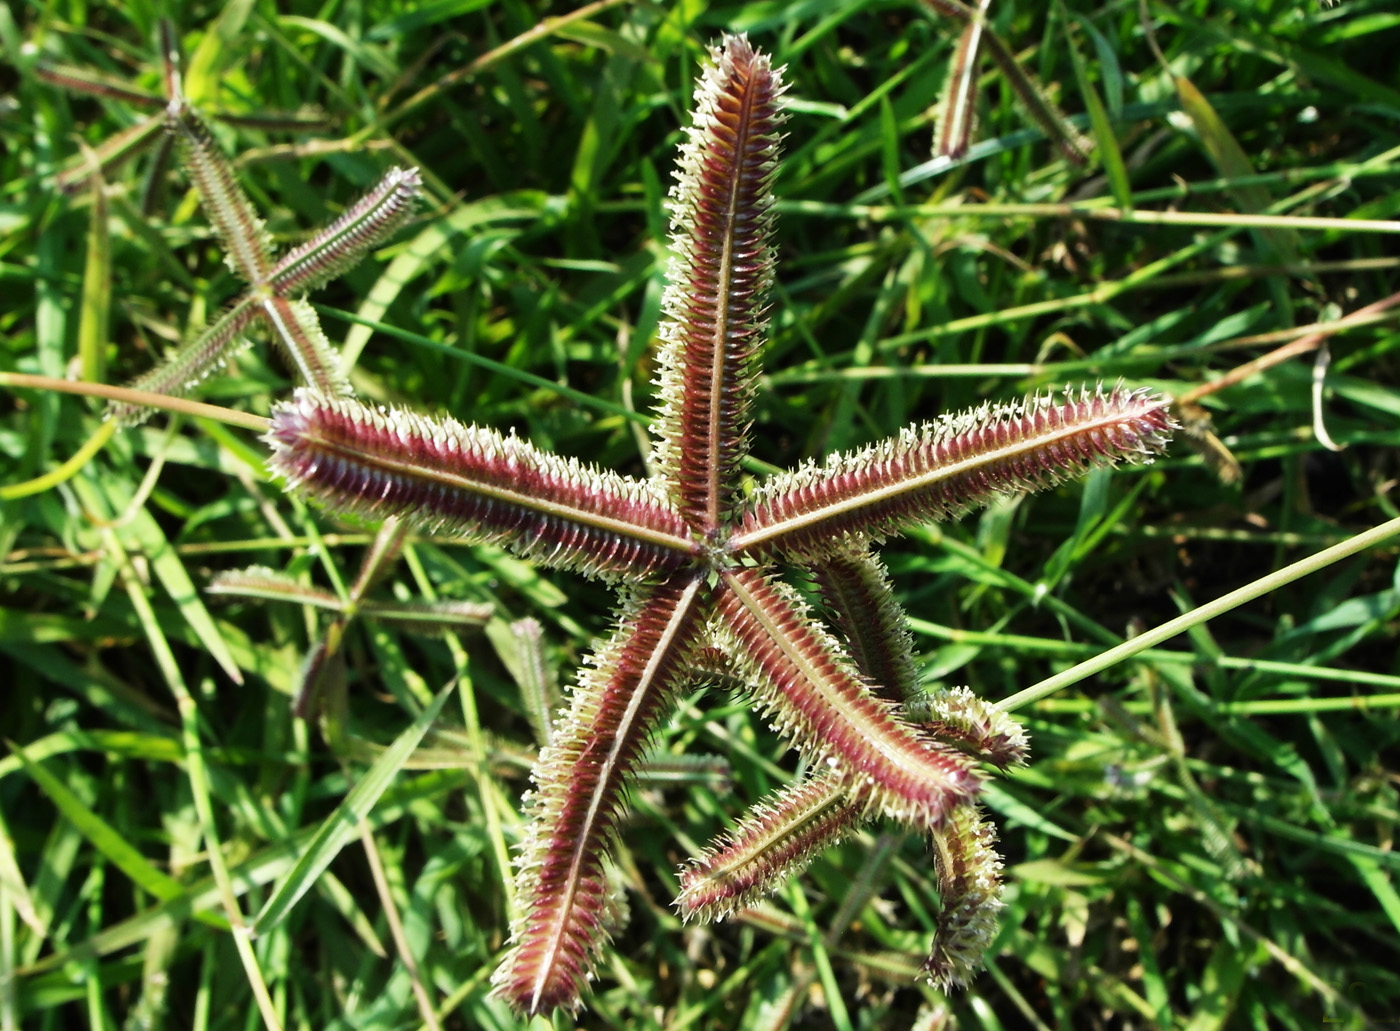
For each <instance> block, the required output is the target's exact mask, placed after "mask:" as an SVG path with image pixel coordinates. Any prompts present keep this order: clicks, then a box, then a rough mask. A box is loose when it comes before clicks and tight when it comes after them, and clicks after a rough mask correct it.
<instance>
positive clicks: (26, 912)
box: [0, 812, 47, 938]
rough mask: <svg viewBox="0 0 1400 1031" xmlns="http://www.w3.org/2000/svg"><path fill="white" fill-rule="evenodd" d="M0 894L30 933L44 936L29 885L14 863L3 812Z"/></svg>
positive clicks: (0, 836) (13, 842) (11, 839)
mask: <svg viewBox="0 0 1400 1031" xmlns="http://www.w3.org/2000/svg"><path fill="white" fill-rule="evenodd" d="M0 893H3V895H4V897H5V901H6V903H7V904H8V905H10V906H11V907H13V908H14V911H15V913H16V914H17V915H18V916H19V918H20V919H21V920H23V921H24V922H25V924H26V925H27V926H28V927H29V929H30V930H31V931H33V932H34V933H35V934H37V935H38V936H39V937H41V938H42V937H44V936H45V934H46V933H47V932H46V931H45V929H44V921H43V920H41V919H40V918H39V912H38V910H37V909H35V908H34V899H33V896H31V895H30V893H29V885H27V884H25V883H24V874H23V873H21V872H20V868H19V863H18V862H16V861H15V841H14V838H12V837H11V836H10V828H9V827H8V826H6V824H5V814H4V813H3V812H0Z"/></svg>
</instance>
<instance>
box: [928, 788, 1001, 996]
mask: <svg viewBox="0 0 1400 1031" xmlns="http://www.w3.org/2000/svg"><path fill="white" fill-rule="evenodd" d="M996 839H997V835H996V828H995V827H993V826H992V824H991V822H990V821H988V820H986V819H985V818H984V817H983V816H982V813H981V811H980V810H979V809H978V807H977V806H975V805H965V806H960V807H959V808H958V810H957V811H956V812H955V813H953V815H952V817H951V818H950V819H949V820H948V823H947V825H945V826H944V827H942V828H940V829H939V830H938V831H937V832H936V833H935V834H934V836H933V850H934V852H933V854H934V861H935V862H936V864H937V866H938V894H939V898H940V901H941V903H942V909H941V910H940V911H939V914H938V924H937V927H936V928H935V930H934V938H933V951H932V953H931V954H930V955H929V957H928V959H927V960H925V961H924V967H923V972H924V974H925V976H927V977H928V979H929V980H930V981H932V982H933V983H934V984H935V985H937V986H938V987H940V988H942V989H943V990H944V991H947V990H948V989H949V988H951V987H953V986H955V985H956V986H959V987H961V986H963V985H966V984H967V983H968V982H969V981H971V980H972V977H973V975H974V974H976V972H977V971H978V969H979V968H981V966H982V963H983V958H984V957H985V955H986V953H987V947H988V946H990V945H991V943H992V938H993V937H994V936H995V935H996V929H997V914H998V913H999V912H1000V911H1001V909H1002V905H1003V903H1002V901H1001V857H1000V856H998V855H997V853H996V849H995V848H994V847H993V846H994V845H995V844H996Z"/></svg>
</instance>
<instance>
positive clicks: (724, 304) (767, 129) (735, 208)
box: [653, 36, 783, 531]
mask: <svg viewBox="0 0 1400 1031" xmlns="http://www.w3.org/2000/svg"><path fill="white" fill-rule="evenodd" d="M782 92H783V85H782V77H781V75H780V73H779V72H778V71H775V70H774V69H773V68H772V65H771V63H770V62H769V60H768V58H767V56H766V55H763V54H760V53H757V52H756V51H755V50H754V49H753V48H752V47H751V46H749V41H748V39H747V38H746V37H744V36H731V37H728V38H727V39H726V40H725V41H724V42H723V43H722V44H721V45H720V46H718V47H714V48H712V49H711V51H710V63H709V64H708V65H707V66H706V68H705V70H704V72H703V73H702V74H701V76H700V79H699V82H698V84H697V85H696V88H695V106H696V111H695V123H694V125H693V127H692V128H691V129H690V130H689V133H688V136H687V138H686V142H685V143H684V144H682V146H681V154H680V171H679V173H678V181H677V183H676V185H675V187H674V188H673V189H672V190H671V227H672V237H671V241H672V246H673V247H674V251H675V256H674V258H673V259H672V262H671V267H670V269H669V272H668V279H669V280H670V285H669V286H668V287H667V288H666V293H665V295H664V297H663V300H662V305H663V308H664V310H665V313H666V316H667V319H666V322H665V323H664V324H663V326H662V330H661V336H662V340H663V341H664V346H663V348H662V351H661V373H660V381H659V382H660V387H661V409H660V412H659V414H658V418H657V420H656V427H655V432H656V435H657V437H658V443H657V447H656V452H655V454H654V456H653V458H654V463H655V467H656V468H657V469H659V470H661V472H662V475H663V476H664V477H665V479H666V481H667V483H668V484H669V485H670V487H671V490H672V491H673V492H674V493H675V495H676V497H677V502H678V505H679V507H680V510H681V514H682V515H683V516H684V517H685V518H686V521H687V522H688V523H689V524H690V525H691V526H694V527H699V528H703V529H705V530H707V531H713V530H714V529H715V528H716V527H717V526H718V525H719V524H720V523H721V521H723V520H724V519H725V517H726V516H727V515H728V514H729V512H730V511H731V510H732V508H733V506H734V505H735V503H736V502H735V498H734V495H735V493H736V492H735V489H734V488H735V482H736V476H737V473H738V470H739V460H740V458H742V457H743V455H744V453H745V451H746V450H747V449H746V446H745V445H746V435H747V432H748V423H749V419H750V415H749V409H750V407H751V406H752V403H753V388H754V381H755V378H756V374H757V359H758V353H759V350H760V348H761V347H762V346H763V341H764V336H765V332H766V328H767V297H768V291H769V287H770V286H771V284H772V280H773V261H774V258H773V247H772V243H771V242H770V236H771V233H772V223H773V217H772V205H773V197H772V192H771V190H772V182H773V175H774V172H775V171H776V169H777V159H778V144H779V140H780V136H779V133H778V127H779V125H780V124H781V123H782V116H781V115H780V114H779V111H778V101H779V98H780V96H781V95H782Z"/></svg>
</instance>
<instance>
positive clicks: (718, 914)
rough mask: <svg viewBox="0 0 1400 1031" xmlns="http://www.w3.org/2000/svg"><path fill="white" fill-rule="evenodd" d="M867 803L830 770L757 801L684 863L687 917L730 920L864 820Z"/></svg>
mask: <svg viewBox="0 0 1400 1031" xmlns="http://www.w3.org/2000/svg"><path fill="white" fill-rule="evenodd" d="M861 818H862V812H861V806H860V804H859V803H857V802H855V801H853V800H852V799H851V796H850V794H849V793H848V792H847V791H846V789H845V786H844V785H843V784H842V783H841V780H840V778H839V777H837V776H836V775H835V774H834V773H832V772H831V771H830V770H821V771H819V772H817V773H815V774H811V775H809V776H807V777H806V778H804V779H802V780H800V781H797V782H795V783H793V784H789V785H788V786H787V787H786V788H784V789H783V790H782V791H780V792H779V793H778V794H777V795H776V797H774V798H772V799H770V800H765V801H762V802H758V803H756V804H755V805H754V806H752V807H751V808H750V809H749V811H748V813H746V814H745V816H744V818H743V820H741V821H740V822H739V823H738V824H737V825H736V826H735V827H734V828H733V829H732V830H730V831H728V832H727V833H725V834H723V835H722V836H721V837H720V838H719V840H718V841H716V842H715V843H714V844H713V845H711V846H710V847H709V848H707V849H706V850H705V851H704V852H703V853H701V855H700V857H699V858H698V859H696V860H694V861H693V862H691V863H689V864H688V865H687V866H685V867H683V868H682V869H681V873H680V883H681V890H680V894H679V895H677V896H676V908H678V909H679V910H680V911H681V918H682V919H683V920H700V921H705V922H708V921H711V920H723V919H724V918H725V917H727V916H729V915H730V914H731V913H734V912H736V911H738V910H740V909H744V908H746V907H748V906H751V905H753V904H754V903H755V902H757V901H758V900H759V899H760V898H763V897H764V896H765V895H769V894H771V893H772V892H773V891H774V890H776V889H777V887H778V886H779V885H780V884H782V883H783V881H785V880H787V878H789V877H791V876H793V875H794V874H796V873H798V872H800V871H801V870H803V869H804V868H805V867H806V866H807V864H808V863H810V862H811V861H812V860H813V859H815V858H816V857H817V856H818V855H820V854H821V853H822V852H823V851H825V850H826V849H828V848H830V847H832V846H833V845H837V844H839V843H840V842H841V840H842V839H843V838H845V837H846V836H847V835H848V834H850V833H851V831H852V830H854V829H855V828H856V827H857V826H858V825H859V824H860V822H861Z"/></svg>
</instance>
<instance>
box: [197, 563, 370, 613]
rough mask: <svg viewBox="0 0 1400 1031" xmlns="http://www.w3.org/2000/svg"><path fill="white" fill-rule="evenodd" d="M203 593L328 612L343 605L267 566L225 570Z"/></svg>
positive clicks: (327, 593) (327, 592)
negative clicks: (286, 603) (313, 607)
mask: <svg viewBox="0 0 1400 1031" xmlns="http://www.w3.org/2000/svg"><path fill="white" fill-rule="evenodd" d="M205 590H206V591H208V592H209V593H210V594H220V595H229V596H233V597H240V598H261V599H262V600H264V601H297V602H301V603H302V604H303V605H314V606H316V607H317V608H321V609H327V610H329V611H331V612H343V611H345V603H344V602H342V601H341V600H340V599H339V598H337V597H336V596H335V595H334V594H332V593H331V592H330V591H326V590H322V589H321V588H319V587H308V586H307V585H306V584H304V583H302V582H300V581H299V580H294V579H293V578H292V577H290V576H288V575H287V574H286V573H279V572H277V571H276V570H275V569H268V568H267V567H266V566H249V567H248V568H247V569H230V570H226V571H224V572H222V573H219V574H218V575H217V576H215V577H214V579H213V580H211V581H209V586H208V587H206V588H205Z"/></svg>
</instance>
